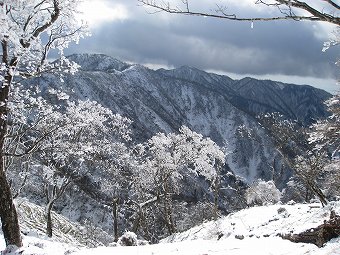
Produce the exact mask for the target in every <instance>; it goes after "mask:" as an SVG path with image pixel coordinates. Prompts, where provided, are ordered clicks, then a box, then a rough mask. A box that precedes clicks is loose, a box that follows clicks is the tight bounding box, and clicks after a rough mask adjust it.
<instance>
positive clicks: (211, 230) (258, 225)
mask: <svg viewBox="0 0 340 255" xmlns="http://www.w3.org/2000/svg"><path fill="white" fill-rule="evenodd" d="M330 210H335V212H336V213H337V214H339V213H340V201H337V202H331V203H330V204H329V205H328V206H326V207H324V208H322V207H321V205H320V204H319V203H313V204H290V205H280V204H277V205H271V206H259V207H252V208H248V209H244V210H241V211H238V212H235V213H232V214H230V215H228V216H225V217H223V218H220V219H219V220H217V221H211V222H205V223H203V224H202V225H200V226H196V227H194V228H192V229H190V230H188V231H185V232H183V233H177V234H175V235H173V236H170V237H168V238H166V239H164V240H162V241H161V243H159V244H155V245H144V246H133V247H125V246H116V247H97V248H92V249H89V248H86V247H80V248H79V246H75V245H72V243H68V244H67V243H61V242H58V241H52V239H49V240H48V239H47V238H46V237H41V236H40V237H39V235H36V234H34V231H33V232H32V233H33V234H28V235H26V236H24V237H23V242H24V247H23V248H21V249H19V250H17V252H11V253H5V252H3V253H2V254H13V255H14V254H19V252H20V254H27V255H28V254H37V255H40V254H41V255H42V254H47V255H55V254H73V255H85V254H92V255H105V254H116V255H137V254H138V255H151V254H153V255H172V254H176V255H181V254H183V255H188V254H200V255H204V254H206V255H226V254H228V255H244V254H261V255H267V254H268V255H269V254H275V255H281V254H282V255H296V254H307V255H339V254H340V238H336V239H332V240H331V241H329V242H328V243H327V244H325V245H324V246H323V247H321V248H318V247H317V246H315V245H313V244H305V243H293V242H290V241H288V240H283V239H282V238H280V237H279V236H278V234H279V233H283V234H286V233H299V232H302V231H304V230H306V229H309V228H312V227H316V226H318V225H320V224H321V223H322V222H323V220H325V219H328V218H329V214H330ZM4 249H5V247H4V244H3V243H2V244H0V250H4Z"/></svg>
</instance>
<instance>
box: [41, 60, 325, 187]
mask: <svg viewBox="0 0 340 255" xmlns="http://www.w3.org/2000/svg"><path fill="white" fill-rule="evenodd" d="M69 58H70V59H71V60H73V61H76V62H78V63H79V64H80V66H81V69H80V71H79V72H78V73H76V74H75V75H67V76H66V77H64V78H63V80H64V82H61V81H60V80H59V78H58V77H56V76H54V75H44V76H42V77H41V78H39V79H37V80H36V82H37V83H38V85H39V87H40V88H41V89H42V90H46V91H48V90H49V89H50V88H54V89H62V90H65V91H66V92H67V93H69V94H70V95H71V98H76V99H90V100H94V101H97V102H99V103H101V104H102V105H103V106H105V107H108V108H110V109H111V110H112V111H113V112H117V113H120V114H122V115H124V116H126V117H128V118H130V119H131V120H132V121H133V127H134V134H135V136H134V138H135V139H137V140H138V141H145V140H146V139H147V138H150V137H151V136H152V135H154V134H156V133H158V132H165V133H169V132H177V131H178V129H179V128H180V127H181V126H182V125H186V126H188V127H189V128H191V129H192V130H194V131H195V132H198V133H201V134H203V135H204V136H208V137H210V138H211V139H212V140H214V141H215V142H216V143H217V144H218V145H219V146H222V147H227V150H228V151H229V152H230V153H229V156H228V157H227V161H228V165H229V167H230V168H231V170H232V171H234V172H235V173H236V174H238V175H240V176H242V177H243V178H245V180H247V181H248V182H252V181H253V180H254V179H256V178H262V179H272V178H273V177H274V179H275V180H277V181H276V183H277V184H278V185H279V186H280V185H281V184H280V183H282V182H285V181H286V180H287V177H288V176H289V175H290V174H289V173H286V172H285V171H284V172H283V173H281V172H280V173H279V172H278V171H279V170H278V169H281V168H282V167H281V166H280V163H276V162H280V157H281V156H280V153H278V152H277V151H276V149H275V146H274V145H273V143H272V141H271V138H270V137H268V135H267V132H266V130H265V129H264V128H263V127H261V126H260V125H259V123H258V122H257V120H256V119H255V117H256V116H257V115H258V114H260V113H264V112H274V111H279V112H280V113H281V114H283V115H284V116H286V117H289V118H293V119H296V120H301V121H302V122H310V121H311V119H317V118H322V117H324V116H326V111H325V109H324V106H323V104H322V102H323V100H325V99H326V98H328V96H329V94H328V93H327V92H325V91H322V90H318V89H315V88H312V87H309V86H297V85H288V84H282V83H280V86H279V85H277V82H272V81H259V80H255V79H251V78H245V79H242V80H240V81H234V80H232V79H231V78H229V77H227V76H223V75H217V74H211V73H206V72H204V71H201V70H198V69H195V68H191V67H180V68H177V69H174V70H164V69H159V70H157V71H154V70H151V69H148V68H146V67H144V66H141V65H131V64H126V63H123V62H121V61H119V60H116V59H114V58H111V57H108V56H105V55H96V54H95V55H90V54H80V55H72V56H70V57H69ZM273 159H274V161H273ZM274 162H275V163H274ZM273 164H274V165H273ZM275 164H278V165H275ZM280 171H281V170H280Z"/></svg>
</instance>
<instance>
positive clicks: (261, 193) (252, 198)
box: [246, 180, 281, 205]
mask: <svg viewBox="0 0 340 255" xmlns="http://www.w3.org/2000/svg"><path fill="white" fill-rule="evenodd" d="M246 199H247V203H248V205H269V204H275V203H278V202H279V201H280V199H281V192H280V191H279V190H278V189H277V188H276V186H275V183H274V182H273V181H267V182H266V181H262V180H257V181H255V182H254V183H253V184H252V185H251V187H249V188H248V190H247V192H246Z"/></svg>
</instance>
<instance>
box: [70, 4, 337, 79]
mask: <svg viewBox="0 0 340 255" xmlns="http://www.w3.org/2000/svg"><path fill="white" fill-rule="evenodd" d="M118 2H119V1H115V3H118ZM128 2H129V3H126V2H125V3H124V2H122V1H120V3H121V4H125V6H126V7H127V9H128V13H129V18H128V19H126V20H123V21H115V22H111V23H106V24H103V25H102V26H100V27H97V28H96V29H95V30H94V31H92V34H93V36H92V37H90V38H88V39H86V40H83V41H82V42H81V44H80V45H79V46H77V48H75V47H72V48H71V49H70V51H78V52H100V53H104V54H108V55H111V56H114V57H117V58H119V59H121V60H125V61H132V62H137V63H151V64H163V65H164V64H165V65H169V66H175V67H178V66H182V65H190V66H194V67H197V68H200V69H209V70H219V71H225V72H231V73H238V74H257V75H261V74H285V75H298V76H312V77H318V78H330V77H331V78H334V77H335V76H336V73H337V69H336V66H335V65H334V63H335V61H336V57H338V55H339V51H338V49H337V48H333V49H330V50H329V51H327V52H325V53H323V52H322V51H321V49H322V45H323V39H320V38H317V37H316V36H315V34H314V33H315V31H314V30H313V23H311V22H294V21H290V22H288V21H284V22H267V23H264V22H262V23H260V22H258V23H255V24H254V28H253V29H251V25H250V23H249V22H227V21H223V20H218V19H210V18H202V17H201V18H198V17H192V16H191V17H188V16H179V15H177V16H176V15H172V16H171V15H166V14H164V13H163V14H153V15H150V14H148V13H146V11H145V9H144V8H143V7H138V6H137V1H134V0H131V1H128Z"/></svg>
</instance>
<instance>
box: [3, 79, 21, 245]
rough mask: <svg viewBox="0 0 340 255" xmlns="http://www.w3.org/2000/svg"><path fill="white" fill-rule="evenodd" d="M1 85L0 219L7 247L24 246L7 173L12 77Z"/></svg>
mask: <svg viewBox="0 0 340 255" xmlns="http://www.w3.org/2000/svg"><path fill="white" fill-rule="evenodd" d="M4 78H5V80H4V82H2V83H1V84H0V85H1V87H0V218H1V224H2V232H3V234H4V238H5V242H6V245H16V246H18V247H21V246H22V240H21V235H20V226H19V221H18V215H17V212H16V209H15V206H14V203H13V198H12V192H11V188H10V186H9V183H8V181H7V178H6V173H5V156H4V152H5V151H4V148H5V136H6V131H7V115H8V109H7V102H8V95H9V86H10V84H11V82H12V76H10V75H6V76H5V77H4Z"/></svg>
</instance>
